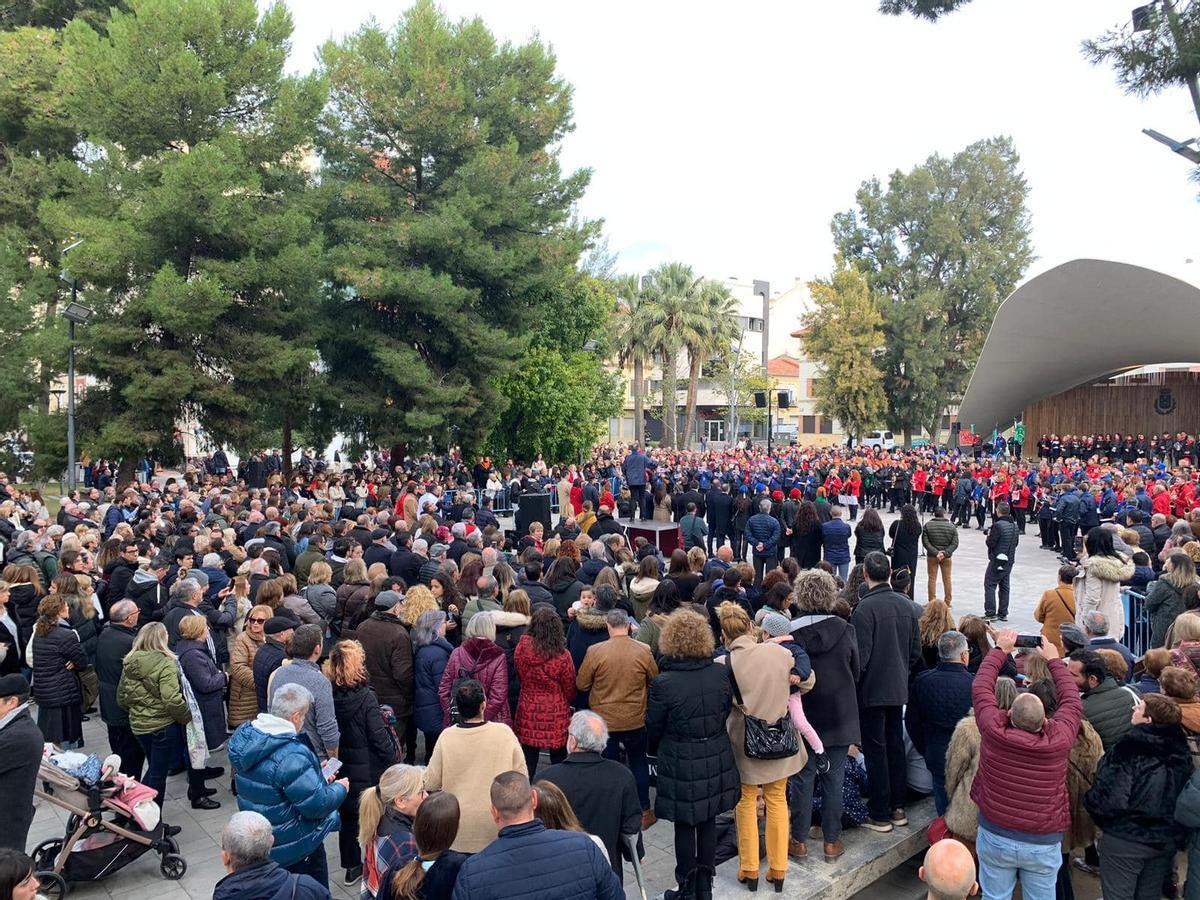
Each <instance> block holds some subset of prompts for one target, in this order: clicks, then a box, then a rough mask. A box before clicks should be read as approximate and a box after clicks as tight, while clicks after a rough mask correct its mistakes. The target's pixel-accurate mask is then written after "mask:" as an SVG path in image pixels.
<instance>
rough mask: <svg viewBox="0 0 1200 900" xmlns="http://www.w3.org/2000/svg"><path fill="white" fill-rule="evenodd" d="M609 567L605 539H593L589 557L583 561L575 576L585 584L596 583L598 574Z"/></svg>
mask: <svg viewBox="0 0 1200 900" xmlns="http://www.w3.org/2000/svg"><path fill="white" fill-rule="evenodd" d="M607 568H608V553H607V552H606V548H605V546H604V542H603V541H592V543H591V544H590V545H588V558H587V559H585V560H584V561H583V565H581V566H580V567H579V571H577V572H576V573H575V578H576V579H577V580H578V581H581V582H583V583H584V584H595V583H596V576H597V575H599V574H600V573H601V572H602V571H604V570H605V569H607Z"/></svg>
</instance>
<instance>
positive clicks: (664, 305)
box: [644, 263, 707, 447]
mask: <svg viewBox="0 0 1200 900" xmlns="http://www.w3.org/2000/svg"><path fill="white" fill-rule="evenodd" d="M702 284H703V279H700V278H697V277H696V275H695V273H694V272H693V271H692V267H691V266H688V265H685V264H684V263H664V264H663V265H661V266H659V267H658V268H657V269H655V270H654V271H652V272H651V273H650V277H649V279H648V281H647V284H646V288H645V291H646V296H647V303H646V316H645V320H644V321H645V325H644V327H645V328H646V334H647V338H648V340H649V341H650V345H651V346H652V347H653V348H654V350H655V352H656V353H658V354H659V355H660V357H661V359H662V411H663V412H662V418H663V445H664V446H667V447H677V446H682V437H683V436H681V435H678V434H677V431H678V427H679V375H678V371H679V354H680V352H682V351H683V349H684V347H685V346H686V345H687V343H688V342H689V341H691V340H695V339H696V338H695V336H696V335H698V334H702V333H703V332H704V331H705V329H706V327H707V323H706V322H705V320H704V314H703V312H702V308H701V306H700V303H699V302H698V300H699V296H700V293H701V286H702Z"/></svg>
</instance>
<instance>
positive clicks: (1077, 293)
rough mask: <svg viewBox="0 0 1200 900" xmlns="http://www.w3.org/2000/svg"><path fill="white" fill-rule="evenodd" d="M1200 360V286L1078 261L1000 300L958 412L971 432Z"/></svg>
mask: <svg viewBox="0 0 1200 900" xmlns="http://www.w3.org/2000/svg"><path fill="white" fill-rule="evenodd" d="M1197 359H1200V288H1197V287H1196V286H1194V285H1191V284H1188V283H1187V282H1186V281H1180V280H1179V279H1178V278H1173V277H1171V276H1170V275H1164V274H1163V273H1162V272H1155V271H1153V270H1152V269H1144V268H1142V267H1141V266H1134V265H1129V264H1128V263H1118V262H1110V261H1108V260H1102V259H1076V260H1072V261H1071V262H1068V263H1063V264H1062V265H1061V266H1056V267H1055V268H1053V269H1050V270H1049V271H1047V272H1044V273H1042V274H1041V275H1038V276H1036V277H1035V278H1031V279H1030V280H1029V281H1027V282H1025V284H1023V285H1021V286H1020V287H1019V288H1017V289H1016V290H1015V291H1013V293H1012V294H1011V295H1010V296H1009V297H1008V299H1006V300H1005V301H1004V302H1003V303H1001V304H1000V308H999V309H998V310H997V311H996V318H995V320H994V321H993V322H992V327H991V330H990V331H989V332H988V336H987V340H986V341H985V342H984V345H983V352H981V353H980V354H979V362H977V363H976V364H975V371H974V372H973V373H972V375H971V382H970V384H969V385H968V386H967V392H966V394H965V395H963V401H962V404H961V405H960V406H959V411H958V421H960V422H962V423H963V426H964V427H966V426H968V425H974V426H975V427H976V430H977V431H979V432H990V431H991V429H992V428H994V427H997V426H999V428H1000V429H1001V430H1003V429H1004V428H1006V427H1007V426H1009V425H1011V424H1012V421H1013V418H1014V417H1019V416H1020V415H1021V414H1022V411H1023V410H1024V409H1025V407H1026V406H1028V405H1029V404H1030V403H1033V402H1034V401H1036V400H1041V399H1043V398H1045V397H1049V396H1051V395H1053V394H1057V393H1059V392H1061V391H1065V390H1067V389H1068V388H1073V387H1076V386H1077V385H1081V384H1088V383H1090V382H1094V381H1098V380H1100V379H1102V378H1106V377H1108V376H1111V375H1113V374H1115V373H1117V372H1122V371H1125V370H1127V369H1134V368H1138V367H1139V366H1145V365H1153V364H1156V363H1178V362H1192V361H1195V360H1197Z"/></svg>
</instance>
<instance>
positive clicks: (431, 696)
mask: <svg viewBox="0 0 1200 900" xmlns="http://www.w3.org/2000/svg"><path fill="white" fill-rule="evenodd" d="M453 651H454V648H453V647H451V646H450V642H449V641H447V640H446V639H445V638H441V637H440V638H438V639H437V640H435V641H434V642H433V643H432V644H426V645H425V646H424V647H418V648H417V652H416V655H415V656H414V657H413V680H414V682H415V685H416V695H415V697H414V699H413V716H414V718H415V721H416V725H417V728H419V729H420V730H421V731H441V730H442V701H441V700H439V699H438V685H440V684H441V683H442V672H443V671H445V669H446V662H447V660H449V659H450V654H451V653H452V652H453Z"/></svg>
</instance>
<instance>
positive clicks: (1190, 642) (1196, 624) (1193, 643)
mask: <svg viewBox="0 0 1200 900" xmlns="http://www.w3.org/2000/svg"><path fill="white" fill-rule="evenodd" d="M1167 642H1168V646H1169V647H1170V648H1171V665H1173V666H1183V667H1185V668H1190V669H1191V670H1192V671H1193V672H1196V673H1198V674H1200V614H1197V613H1194V612H1185V613H1181V614H1179V615H1178V616H1176V617H1175V622H1174V624H1173V625H1171V631H1170V633H1169V634H1168V635H1167Z"/></svg>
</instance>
